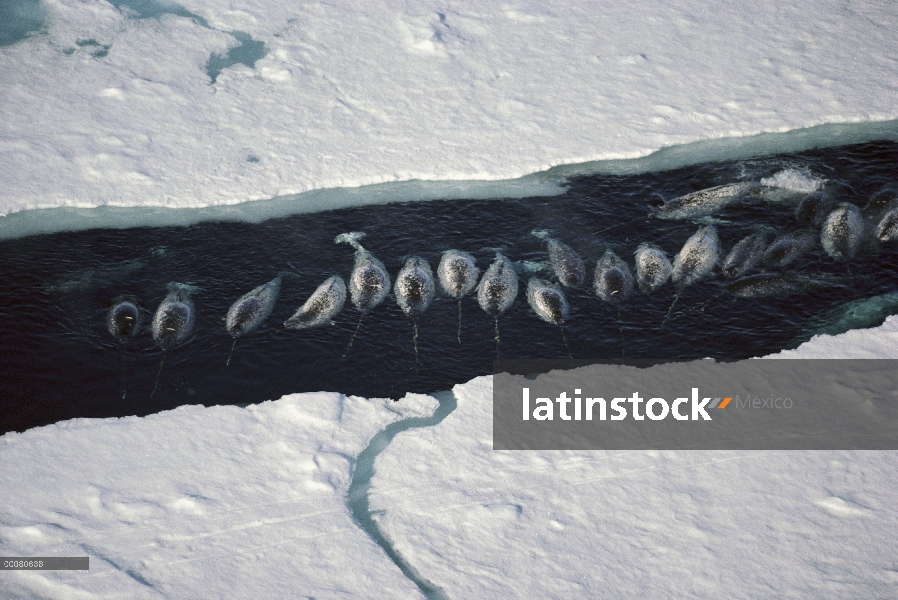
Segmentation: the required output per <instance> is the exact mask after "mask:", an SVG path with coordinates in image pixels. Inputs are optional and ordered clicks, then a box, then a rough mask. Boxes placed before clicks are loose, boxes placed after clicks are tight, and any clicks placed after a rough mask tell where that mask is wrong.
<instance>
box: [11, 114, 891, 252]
mask: <svg viewBox="0 0 898 600" xmlns="http://www.w3.org/2000/svg"><path fill="white" fill-rule="evenodd" d="M876 140H890V141H898V119H896V120H892V121H873V122H871V121H865V122H861V123H827V124H823V125H817V126H814V127H808V128H806V129H793V130H791V131H786V132H780V133H761V134H757V135H752V136H744V137H728V138H719V139H713V140H703V141H699V142H692V143H689V144H681V145H677V146H668V147H665V148H662V149H660V150H658V151H656V152H653V153H651V154H649V155H647V156H643V157H640V158H632V159H615V160H600V161H593V162H585V163H579V164H570V165H559V166H556V167H553V168H551V169H548V170H546V171H541V172H539V173H533V174H530V175H525V176H524V177H519V178H517V179H506V180H499V181H422V180H411V181H402V182H390V183H381V184H376V185H368V186H362V187H351V188H330V189H319V190H312V191H309V192H304V193H302V194H292V195H288V196H280V197H276V198H271V199H269V200H254V201H250V202H243V203H240V204H231V205H221V206H208V207H204V208H167V207H153V206H143V207H130V208H124V207H113V206H100V207H96V208H72V207H59V208H48V209H34V210H24V211H21V212H17V213H13V214H11V215H8V216H6V217H2V218H0V240H4V239H12V238H19V237H25V236H29V235H36V234H41V233H53V232H58V231H81V230H85V229H96V228H113V229H125V228H128V227H150V226H152V227H164V226H187V225H194V224H196V223H202V222H209V221H231V222H246V223H259V222H262V221H265V220H268V219H273V218H277V217H285V216H288V215H293V214H301V213H313V212H320V211H324V210H333V209H339V208H350V207H359V206H370V205H377V204H387V203H392V202H414V201H424V200H480V199H492V198H529V197H537V196H558V195H561V194H563V193H564V192H565V191H567V189H568V188H567V186H566V185H565V182H566V180H567V179H568V178H569V177H573V176H576V175H591V174H610V175H633V174H638V173H645V172H651V171H667V170H670V169H677V168H681V167H685V166H688V165H693V164H697V163H703V162H715V161H726V160H739V159H746V158H752V157H757V156H767V155H772V154H782V153H789V152H801V151H804V150H810V149H812V148H826V147H832V146H844V145H848V144H859V143H863V142H871V141H876Z"/></svg>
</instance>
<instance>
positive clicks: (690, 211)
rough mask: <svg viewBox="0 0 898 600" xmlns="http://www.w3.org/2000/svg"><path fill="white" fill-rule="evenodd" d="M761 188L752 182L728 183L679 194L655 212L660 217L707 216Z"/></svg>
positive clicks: (689, 217) (688, 217)
mask: <svg viewBox="0 0 898 600" xmlns="http://www.w3.org/2000/svg"><path fill="white" fill-rule="evenodd" d="M759 189H760V185H759V184H757V183H751V182H740V183H728V184H726V185H718V186H715V187H712V188H707V189H704V190H699V191H697V192H692V193H690V194H685V195H683V196H678V197H677V198H673V199H671V200H668V201H667V202H665V203H664V204H663V205H662V206H660V207H659V208H658V210H657V212H656V213H655V216H656V217H658V218H659V219H694V218H697V217H705V216H708V215H710V214H713V213H715V212H716V211H718V210H720V209H721V208H724V207H725V206H727V205H729V204H732V203H733V202H735V201H737V200H739V199H740V198H742V197H743V196H745V195H747V194H749V193H751V192H755V191H757V190H759Z"/></svg>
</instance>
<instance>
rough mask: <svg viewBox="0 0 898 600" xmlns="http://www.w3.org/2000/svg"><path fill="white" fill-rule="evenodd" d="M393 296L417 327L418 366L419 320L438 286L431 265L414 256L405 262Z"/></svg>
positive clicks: (416, 354)
mask: <svg viewBox="0 0 898 600" xmlns="http://www.w3.org/2000/svg"><path fill="white" fill-rule="evenodd" d="M393 294H395V296H396V303H397V304H399V308H401V309H402V312H404V313H405V314H406V315H408V316H409V317H411V319H412V322H413V323H414V327H415V335H414V337H413V338H412V339H413V340H414V343H415V364H416V365H417V364H418V319H419V318H420V316H421V314H422V313H423V312H424V311H425V310H427V307H428V306H430V303H431V302H433V297H434V295H435V294H436V286H435V285H434V283H433V271H432V270H431V269H430V264H429V263H428V262H427V261H426V260H424V259H423V258H419V257H417V256H412V257H411V258H409V259H408V260H406V261H405V265H403V267H402V269H401V270H400V271H399V273H398V274H397V275H396V282H395V283H394V284H393Z"/></svg>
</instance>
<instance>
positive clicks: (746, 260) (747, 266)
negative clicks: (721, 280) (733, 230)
mask: <svg viewBox="0 0 898 600" xmlns="http://www.w3.org/2000/svg"><path fill="white" fill-rule="evenodd" d="M773 236H774V233H773V232H772V231H769V230H766V231H759V232H757V233H753V234H751V235H748V236H746V237H744V238H742V239H741V240H739V242H738V243H737V244H736V245H735V246H733V249H732V250H730V253H729V254H728V255H727V257H726V258H725V259H724V261H723V267H722V268H721V272H722V273H723V276H724V277H728V278H730V279H733V278H736V277H742V276H744V275H747V274H748V273H751V272H752V271H754V270H755V269H757V268H758V266H759V265H760V264H761V262H762V261H763V260H764V251H765V250H766V249H767V244H768V243H770V241H771V240H772V239H773Z"/></svg>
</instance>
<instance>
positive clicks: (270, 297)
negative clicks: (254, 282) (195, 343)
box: [225, 275, 283, 338]
mask: <svg viewBox="0 0 898 600" xmlns="http://www.w3.org/2000/svg"><path fill="white" fill-rule="evenodd" d="M282 280H283V276H281V275H279V276H277V277H275V278H274V279H272V280H271V281H269V282H268V283H265V284H262V285H260V286H259V287H257V288H255V289H253V290H252V291H249V292H247V293H245V294H243V295H242V296H240V298H238V299H237V301H236V302H234V304H232V305H231V308H230V309H228V315H227V317H225V328H226V329H227V330H228V333H230V334H231V336H232V337H235V338H237V337H240V336H241V335H246V334H248V333H252V332H253V331H255V330H256V329H258V328H259V326H260V325H262V323H264V322H265V319H267V318H268V317H269V316H270V315H271V311H273V310H274V305H275V302H277V299H278V295H280V293H281V281H282Z"/></svg>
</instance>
